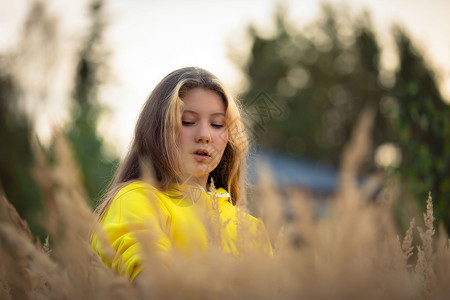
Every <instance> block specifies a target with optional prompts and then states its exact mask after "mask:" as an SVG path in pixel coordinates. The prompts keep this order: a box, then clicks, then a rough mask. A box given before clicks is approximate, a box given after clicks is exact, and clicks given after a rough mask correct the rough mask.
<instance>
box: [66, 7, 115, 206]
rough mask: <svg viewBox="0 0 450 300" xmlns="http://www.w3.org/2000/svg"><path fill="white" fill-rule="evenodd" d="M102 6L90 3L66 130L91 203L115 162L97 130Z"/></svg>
mask: <svg viewBox="0 0 450 300" xmlns="http://www.w3.org/2000/svg"><path fill="white" fill-rule="evenodd" d="M103 5H104V4H103V1H97V0H96V1H93V2H92V3H91V5H90V10H89V12H90V17H91V22H92V23H91V27H90V31H89V34H88V36H87V39H86V41H85V43H84V45H83V47H82V48H81V51H80V52H79V58H78V63H77V69H76V74H75V87H74V90H73V101H72V108H71V118H72V121H71V122H69V124H68V127H67V129H66V130H67V131H66V132H67V134H68V137H69V140H70V142H71V143H72V146H73V150H74V154H75V157H76V159H77V162H78V164H79V166H80V168H81V171H82V174H83V177H84V178H83V183H84V186H85V187H86V189H87V192H88V194H89V196H90V197H89V198H90V200H91V205H92V206H95V205H96V204H97V200H98V199H99V198H100V197H101V195H102V192H103V191H104V190H105V188H106V186H107V184H108V183H109V180H110V179H111V177H112V174H113V169H114V167H115V165H116V164H117V162H118V159H117V158H115V157H109V156H108V155H107V154H106V152H105V143H104V140H103V138H102V137H101V136H100V135H99V134H98V133H97V123H98V119H99V117H100V114H101V112H102V110H103V108H102V107H101V105H100V104H99V100H98V94H99V88H100V86H101V84H102V80H104V79H105V77H106V75H107V71H108V70H107V64H106V57H107V52H106V51H105V50H104V49H102V35H103V32H104V26H105V17H104V14H103Z"/></svg>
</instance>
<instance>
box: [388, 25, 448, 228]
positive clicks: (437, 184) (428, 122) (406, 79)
mask: <svg viewBox="0 0 450 300" xmlns="http://www.w3.org/2000/svg"><path fill="white" fill-rule="evenodd" d="M395 39H396V43H397V47H398V54H399V60H400V66H399V69H398V72H397V74H396V84H395V87H394V89H393V94H394V95H395V98H396V101H397V102H398V105H397V106H398V112H397V118H396V126H397V130H398V136H399V142H400V146H401V148H402V154H403V158H402V165H401V169H400V172H399V174H400V175H401V177H402V178H403V179H404V180H403V181H404V182H405V184H406V185H407V187H408V190H409V191H411V192H412V193H413V195H414V197H415V198H417V199H418V200H419V201H420V203H424V202H425V199H426V197H427V195H428V191H431V193H432V197H433V202H434V212H435V214H436V217H437V220H438V221H443V222H444V224H445V226H446V229H447V232H450V177H449V176H448V172H449V170H450V106H449V105H448V104H446V103H445V102H444V99H443V98H442V95H441V94H440V92H439V88H438V83H437V81H436V78H435V75H434V72H433V71H432V70H431V68H430V67H429V66H428V65H427V63H426V62H425V61H424V59H423V57H422V56H421V55H420V52H419V51H418V50H417V48H416V47H414V45H413V44H412V42H411V39H410V38H409V37H408V36H407V34H406V33H405V32H404V30H402V29H400V28H398V27H396V29H395Z"/></svg>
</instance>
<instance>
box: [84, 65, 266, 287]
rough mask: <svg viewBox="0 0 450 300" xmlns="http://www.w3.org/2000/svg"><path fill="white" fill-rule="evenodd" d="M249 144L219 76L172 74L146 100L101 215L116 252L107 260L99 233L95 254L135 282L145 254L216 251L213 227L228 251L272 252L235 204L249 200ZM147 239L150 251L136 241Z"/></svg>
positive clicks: (259, 229)
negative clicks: (242, 234) (241, 238)
mask: <svg viewBox="0 0 450 300" xmlns="http://www.w3.org/2000/svg"><path fill="white" fill-rule="evenodd" d="M247 145H248V144H247V138H246V134H245V130H244V126H243V123H242V121H241V115H240V112H239V109H238V106H237V103H236V102H235V100H234V99H233V97H232V96H231V95H230V93H229V92H228V91H227V90H226V88H225V87H224V86H223V84H222V83H221V82H220V81H219V79H217V78H216V77H215V76H214V75H213V74H211V73H209V72H208V71H206V70H203V69H200V68H194V67H189V68H183V69H179V70H176V71H174V72H172V73H170V74H169V75H167V76H166V77H165V78H164V79H163V80H162V81H161V82H160V83H159V84H158V85H157V86H156V88H155V89H154V90H153V92H152V93H151V95H150V97H149V98H148V100H147V102H146V103H145V105H144V107H143V109H142V111H141V113H140V116H139V119H138V121H137V124H136V129H135V133H134V138H133V141H132V143H131V147H130V150H129V152H128V154H127V155H126V157H125V159H124V160H123V162H122V163H121V164H120V166H119V168H118V170H117V172H116V173H115V175H114V179H113V182H112V184H111V187H110V190H109V192H108V193H107V194H106V197H105V199H104V201H103V203H101V204H100V206H99V207H98V208H97V210H96V212H97V213H98V215H99V217H100V220H101V221H100V224H101V226H102V228H103V229H104V231H105V232H106V237H107V240H108V242H109V243H110V245H111V246H112V249H113V250H114V254H113V255H106V254H105V251H104V250H103V248H104V247H103V246H102V243H101V242H100V238H99V237H98V236H97V235H94V237H93V240H92V244H93V247H94V249H95V250H96V252H97V253H99V255H100V256H101V257H102V258H103V260H104V261H105V262H106V263H107V264H108V265H110V266H111V267H112V268H114V269H116V270H117V271H118V272H119V273H121V274H126V275H128V276H129V277H130V278H131V279H132V280H133V279H134V278H135V277H136V276H137V275H138V274H139V272H141V270H142V269H143V268H144V264H143V262H142V260H143V259H142V253H143V251H150V252H147V253H155V254H156V255H161V256H164V255H168V253H170V252H171V251H179V252H181V253H184V254H186V255H187V256H189V255H191V254H193V253H194V252H198V251H205V250H207V249H208V248H211V247H212V246H213V241H212V240H213V239H212V237H213V236H214V235H213V234H211V232H210V229H211V228H219V229H220V230H219V231H220V232H219V233H218V235H216V236H218V240H219V244H220V246H219V247H220V248H221V249H222V250H223V251H224V252H228V253H232V254H234V255H238V254H239V253H241V252H243V251H246V249H261V248H263V249H265V251H266V252H269V253H271V251H272V250H271V246H270V242H269V241H268V239H267V238H266V235H265V232H264V229H263V227H262V224H260V222H258V220H257V219H256V218H254V217H252V216H250V215H248V214H246V213H243V212H242V211H240V210H239V209H238V208H237V207H236V204H237V203H238V201H240V200H241V199H243V198H244V197H245V190H244V176H245V167H246V152H247ZM149 173H150V174H152V175H153V176H152V177H153V178H154V180H152V181H151V182H149V181H148V180H145V178H146V175H148V174H149ZM147 177H148V176H147ZM215 186H217V187H219V188H218V189H217V190H216V189H215ZM225 189H226V190H225ZM227 191H228V192H227ZM205 214H206V215H207V216H209V217H210V218H209V219H208V218H204V215H205ZM202 216H203V217H202ZM214 220H215V221H214ZM214 222H217V223H218V225H219V226H215V225H214V224H213V223H214ZM208 225H209V226H208ZM211 225H212V226H211ZM239 226H242V227H240V228H242V229H243V230H244V231H246V233H247V234H246V235H245V236H246V241H245V242H244V243H242V241H240V242H238V236H239V234H238V233H237V232H238V227H239ZM239 232H241V230H240V229H239ZM261 233H262V234H261ZM143 236H146V237H147V238H150V237H151V242H150V243H145V246H144V244H143V243H140V242H138V241H142V240H141V239H140V238H142V237H143ZM261 237H262V238H261ZM144 248H145V249H144Z"/></svg>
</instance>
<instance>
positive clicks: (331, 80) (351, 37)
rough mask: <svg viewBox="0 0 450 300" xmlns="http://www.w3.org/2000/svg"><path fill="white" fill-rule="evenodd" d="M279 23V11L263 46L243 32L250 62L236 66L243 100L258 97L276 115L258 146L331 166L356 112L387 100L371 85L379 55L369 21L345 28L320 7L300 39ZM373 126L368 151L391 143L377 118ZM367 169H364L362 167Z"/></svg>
mask: <svg viewBox="0 0 450 300" xmlns="http://www.w3.org/2000/svg"><path fill="white" fill-rule="evenodd" d="M285 15H286V9H285V8H284V7H279V8H278V10H277V13H276V28H277V31H276V34H275V35H274V36H273V37H271V38H268V39H267V38H263V37H261V36H260V35H259V34H258V32H257V31H256V30H255V29H254V28H253V27H250V35H251V39H252V40H253V43H252V49H251V56H250V58H249V60H248V62H247V63H246V65H245V66H243V71H244V73H245V74H247V75H248V80H249V87H248V89H247V91H246V92H245V94H244V95H243V99H246V100H251V99H253V98H254V97H255V96H256V95H257V94H258V93H259V92H260V91H262V90H263V91H265V92H266V93H267V94H268V95H269V96H270V97H271V98H272V100H273V101H275V102H276V103H277V104H278V105H280V106H281V107H282V109H283V112H284V113H283V117H282V118H281V119H277V118H272V119H270V120H269V121H268V124H267V126H265V127H264V128H263V130H264V134H258V136H260V137H262V136H264V138H261V139H259V140H258V143H260V144H261V145H263V146H267V147H270V148H275V149H278V150H281V151H284V152H287V153H290V154H291V155H293V156H304V157H308V158H311V159H314V160H316V161H321V162H324V163H328V164H333V165H337V164H338V162H339V158H340V153H341V152H342V148H343V146H344V145H345V143H346V142H347V141H348V139H349V137H350V133H351V129H352V128H353V127H354V125H355V122H356V119H357V116H358V114H359V112H360V111H361V109H362V108H363V107H365V106H373V107H377V106H378V105H379V102H380V100H381V99H383V97H384V96H385V95H386V93H387V91H386V89H384V88H382V87H380V84H379V81H378V77H379V69H378V65H379V57H380V49H379V46H378V44H377V42H376V40H375V36H374V33H373V30H372V28H371V25H370V19H369V17H368V16H367V15H365V16H364V17H362V18H361V20H360V21H359V22H357V23H356V24H352V23H351V22H350V21H349V20H348V19H347V18H345V16H341V17H340V18H338V16H337V13H336V12H335V11H334V10H333V8H332V7H330V6H323V14H322V16H321V17H320V18H319V19H318V20H317V22H316V23H315V24H312V25H311V26H309V27H308V28H307V29H306V30H305V31H304V32H303V31H300V30H299V29H297V28H292V26H289V24H287V23H286V16H285ZM375 126H376V128H377V130H376V132H375V136H374V144H375V146H377V145H379V144H381V143H383V142H386V141H389V140H393V139H394V138H395V134H394V131H393V130H392V125H391V123H390V121H389V119H388V118H387V117H386V116H385V115H383V114H382V113H381V112H380V111H379V110H378V111H377V119H376V125H375ZM371 166H373V162H371V161H369V162H368V163H367V164H366V167H371Z"/></svg>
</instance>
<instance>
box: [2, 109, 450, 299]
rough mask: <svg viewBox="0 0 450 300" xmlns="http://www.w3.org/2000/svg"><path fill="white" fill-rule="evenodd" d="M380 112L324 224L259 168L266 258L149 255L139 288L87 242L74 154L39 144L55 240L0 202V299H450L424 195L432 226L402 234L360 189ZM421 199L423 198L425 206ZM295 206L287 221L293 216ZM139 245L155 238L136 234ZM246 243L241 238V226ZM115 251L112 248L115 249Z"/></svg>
mask: <svg viewBox="0 0 450 300" xmlns="http://www.w3.org/2000/svg"><path fill="white" fill-rule="evenodd" d="M372 119H373V114H372V113H371V112H370V111H368V112H366V113H364V114H363V117H362V121H361V122H360V123H359V126H358V128H357V129H356V130H355V134H354V137H353V140H352V143H350V144H349V147H348V148H347V149H346V151H345V153H344V155H343V163H342V176H341V185H340V186H341V189H340V190H339V192H338V193H337V195H336V196H335V199H334V200H333V203H334V205H333V207H332V208H331V209H330V211H329V214H328V216H327V217H326V218H324V219H317V218H315V217H314V213H313V210H312V209H311V207H310V204H311V203H310V202H309V200H308V198H307V196H305V195H304V194H302V193H300V192H299V191H297V190H294V189H292V190H290V191H287V193H286V194H287V196H286V195H284V196H281V194H280V193H278V192H277V190H276V188H275V187H273V186H272V184H271V183H272V181H271V180H270V175H269V174H268V172H264V171H262V173H263V176H262V179H261V182H260V184H259V185H258V187H257V189H255V192H254V194H253V195H250V197H249V198H251V199H253V201H257V203H253V205H254V206H255V205H258V207H259V211H261V215H260V217H261V218H262V219H263V221H264V223H265V226H266V228H267V232H268V234H269V236H270V238H271V240H272V243H273V245H274V251H275V253H274V256H273V257H269V256H267V255H265V254H264V252H263V251H261V252H258V251H253V252H251V253H249V251H242V253H241V255H240V256H239V257H238V258H236V257H231V256H227V255H223V254H221V253H220V250H218V249H219V248H220V247H211V249H210V250H209V251H208V252H207V253H202V254H201V255H194V256H193V257H191V258H189V259H185V258H184V257H181V256H179V255H177V254H173V256H172V257H171V258H170V263H169V264H167V263H164V262H162V261H161V260H160V259H159V258H158V257H156V256H153V255H151V254H147V255H146V256H145V265H146V268H145V270H144V272H143V273H142V274H141V275H140V276H142V278H141V279H142V280H141V282H143V283H144V284H143V285H140V286H139V287H135V286H133V285H132V284H130V283H129V282H128V280H127V279H126V278H123V277H121V276H119V275H117V274H115V272H114V271H112V270H111V269H109V268H107V267H106V266H105V265H104V264H103V263H102V262H101V261H100V259H99V258H98V256H97V255H96V254H95V253H94V252H93V250H92V248H91V246H90V241H89V238H90V232H92V230H95V229H96V219H95V217H94V215H93V213H92V211H91V209H90V208H89V206H88V205H87V201H86V199H87V197H86V193H85V192H84V189H83V187H82V185H81V184H80V182H81V181H80V180H79V178H80V175H79V174H80V173H79V171H78V170H77V166H76V165H75V164H74V163H73V161H74V160H73V158H72V156H71V151H70V147H69V146H68V144H67V142H66V141H65V139H64V138H63V137H62V136H59V137H57V138H56V142H57V145H56V161H57V162H59V163H58V164H57V165H55V166H50V165H49V164H48V162H47V161H46V159H45V157H44V156H43V155H42V153H41V152H40V151H39V149H38V147H36V149H35V152H36V160H37V165H36V168H35V170H34V176H35V178H36V180H37V181H38V182H39V184H40V186H41V188H42V190H43V192H44V194H45V198H46V202H47V203H46V215H45V218H44V220H43V224H44V226H45V228H46V230H47V232H48V234H49V241H50V242H48V241H47V242H46V243H45V244H44V245H41V244H40V243H39V242H36V240H35V238H34V237H33V236H32V234H31V232H30V231H29V229H28V226H27V225H26V223H25V222H23V221H22V220H21V219H20V217H19V216H18V215H17V213H16V212H15V210H14V208H13V207H12V206H11V205H10V204H9V203H8V202H7V200H6V199H5V197H4V196H1V199H0V200H1V201H0V206H1V207H0V242H1V244H0V298H1V299H80V298H86V299H141V298H157V299H161V298H162V299H180V298H181V299H230V298H233V299H299V298H300V299H446V298H447V297H448V295H450V284H448V283H449V282H450V241H449V240H448V238H447V236H446V235H445V233H444V231H440V233H439V234H438V236H437V237H436V236H435V228H434V218H433V207H432V200H431V196H429V197H428V200H427V207H426V213H425V214H424V224H425V228H424V229H421V228H420V227H419V228H417V230H418V231H419V236H420V241H414V239H413V237H414V231H415V229H416V226H415V222H414V220H411V223H410V227H409V229H408V230H407V231H406V233H405V234H404V237H403V238H399V237H398V233H397V229H396V227H395V225H394V221H393V217H392V213H391V207H390V204H389V201H384V202H380V203H374V202H373V201H369V200H368V198H367V190H368V189H369V188H368V187H367V186H363V187H360V186H358V185H357V184H356V174H357V170H358V167H359V166H360V164H361V162H362V161H363V160H364V157H365V155H366V153H367V148H368V145H369V140H368V136H369V132H370V128H371V123H372ZM424 204H425V203H424ZM286 211H288V214H286ZM140 238H141V239H142V243H143V244H145V243H146V242H147V243H148V242H150V241H151V239H150V238H148V239H147V241H146V240H145V237H140ZM239 239H240V241H242V243H245V241H246V236H245V231H240V235H239ZM110 255H112V253H110Z"/></svg>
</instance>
